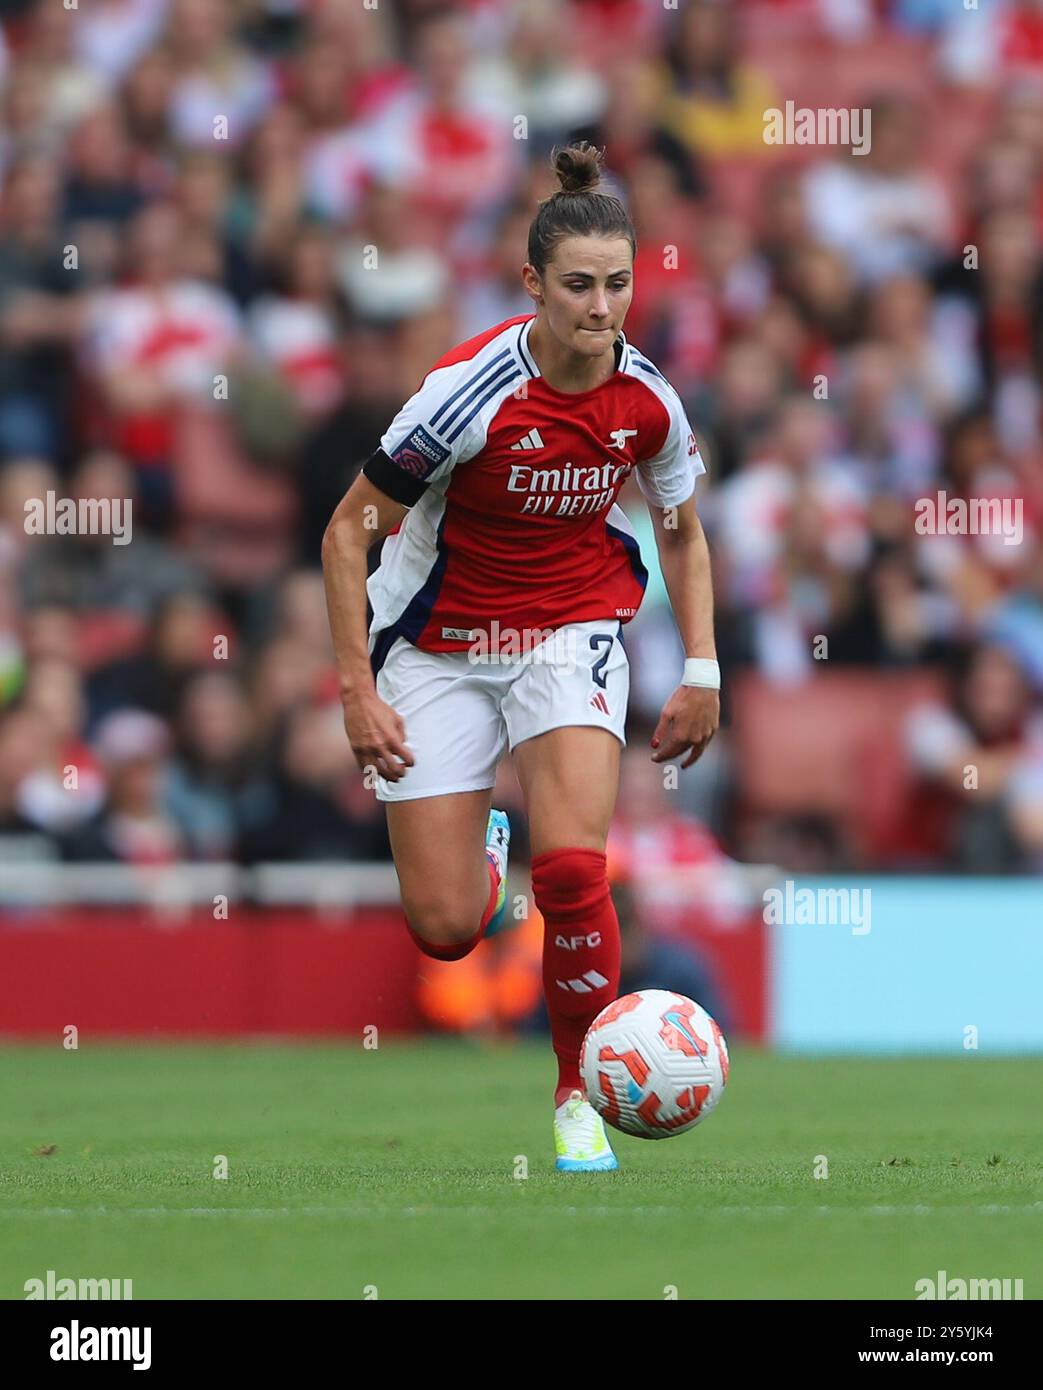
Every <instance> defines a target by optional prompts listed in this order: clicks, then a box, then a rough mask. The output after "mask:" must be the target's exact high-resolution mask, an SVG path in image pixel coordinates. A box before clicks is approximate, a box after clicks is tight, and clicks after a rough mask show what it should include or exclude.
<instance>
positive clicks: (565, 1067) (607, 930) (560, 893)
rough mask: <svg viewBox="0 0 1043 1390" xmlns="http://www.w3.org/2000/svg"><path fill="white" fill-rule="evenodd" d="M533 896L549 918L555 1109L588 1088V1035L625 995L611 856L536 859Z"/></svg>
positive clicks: (579, 852) (561, 853) (547, 988)
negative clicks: (583, 1051) (583, 1065)
mask: <svg viewBox="0 0 1043 1390" xmlns="http://www.w3.org/2000/svg"><path fill="white" fill-rule="evenodd" d="M532 892H533V897H534V898H535V899H536V906H537V907H538V908H539V910H540V912H541V913H542V915H543V922H544V928H543V991H544V994H545V996H546V999H547V1012H548V1014H549V1015H550V1033H551V1041H552V1043H553V1045H554V1052H555V1055H556V1056H557V1059H558V1085H557V1089H556V1091H555V1093H554V1104H555V1105H560V1104H561V1103H562V1101H564V1100H566V1099H567V1098H568V1094H569V1092H570V1091H573V1090H576V1089H579V1090H582V1089H583V1083H582V1082H581V1081H580V1076H579V1049H580V1044H581V1043H582V1041H583V1035H584V1033H585V1032H586V1031H587V1029H588V1028H589V1026H590V1024H591V1023H592V1022H593V1020H594V1018H595V1016H596V1015H597V1014H599V1013H600V1012H601V1010H602V1009H603V1008H604V1007H605V1006H606V1004H611V1002H612V1000H613V999H615V997H616V995H617V993H618V991H619V920H618V918H617V917H616V909H615V905H614V903H613V902H612V898H611V896H610V894H609V891H608V875H607V873H606V871H605V856H604V855H603V854H602V853H601V852H600V851H599V850H595V849H551V850H548V851H547V852H546V854H538V855H536V857H535V858H534V859H533V861H532Z"/></svg>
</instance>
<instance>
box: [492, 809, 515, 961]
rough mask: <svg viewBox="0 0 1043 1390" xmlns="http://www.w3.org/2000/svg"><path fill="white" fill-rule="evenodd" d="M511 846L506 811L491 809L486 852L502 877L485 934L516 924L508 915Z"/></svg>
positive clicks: (493, 933)
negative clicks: (509, 851) (508, 858)
mask: <svg viewBox="0 0 1043 1390" xmlns="http://www.w3.org/2000/svg"><path fill="white" fill-rule="evenodd" d="M510 846H511V823H510V821H509V820H508V819H507V813H506V811H490V812H489V823H488V825H487V826H486V829H485V852H486V854H487V855H488V856H489V859H490V860H491V862H492V865H493V868H494V869H495V870H496V872H497V874H499V877H500V887H499V889H498V890H497V893H496V911H495V912H494V913H493V915H492V917H490V919H489V925H488V926H487V927H486V929H485V935H486V936H487V937H489V936H495V935H496V933H497V932H500V931H503V930H504V928H505V927H510V926H513V925H514V924H513V923H512V922H511V921H509V920H508V917H507V851H508V850H509V849H510Z"/></svg>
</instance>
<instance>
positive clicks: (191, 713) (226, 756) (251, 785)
mask: <svg viewBox="0 0 1043 1390" xmlns="http://www.w3.org/2000/svg"><path fill="white" fill-rule="evenodd" d="M175 729H176V739H177V741H176V752H175V756H174V759H173V762H172V764H171V766H170V768H169V770H168V773H167V777H166V785H165V788H164V795H163V802H164V806H165V808H166V810H167V812H168V813H169V815H170V816H171V817H172V818H173V820H174V821H175V822H176V824H177V826H178V828H179V830H180V832H181V835H182V836H183V838H184V841H185V843H186V845H187V847H188V852H189V855H190V857H191V858H193V859H231V858H235V856H236V854H237V852H238V850H239V847H240V843H241V842H242V841H245V840H246V839H247V837H248V836H250V835H251V834H253V833H255V832H256V831H257V828H258V827H259V826H260V825H262V824H263V823H264V822H265V821H266V820H267V819H268V817H270V816H271V814H272V811H273V806H274V800H273V792H272V788H271V784H270V782H269V780H268V778H267V776H266V775H265V774H264V773H263V771H262V770H261V769H260V768H259V766H258V763H257V759H256V756H255V739H254V729H253V720H252V716H251V711H250V707H249V704H248V703H247V699H246V695H245V692H244V691H243V688H242V686H241V685H240V683H239V681H238V680H237V679H236V678H235V677H234V676H232V675H230V674H226V673H223V672H216V671H214V672H208V673H205V674H201V675H196V676H194V677H192V678H191V679H190V680H189V681H188V683H187V684H186V686H185V688H184V690H183V692H182V696H181V701H180V705H179V707H178V712H177V717H176V722H175Z"/></svg>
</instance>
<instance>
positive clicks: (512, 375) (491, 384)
mask: <svg viewBox="0 0 1043 1390" xmlns="http://www.w3.org/2000/svg"><path fill="white" fill-rule="evenodd" d="M520 377H521V372H520V371H519V370H518V366H517V364H516V363H514V362H509V363H508V364H507V365H506V366H505V367H504V368H502V369H501V371H500V372H499V374H498V375H497V376H495V377H494V378H493V379H492V381H488V382H486V383H485V386H486V387H487V388H488V389H487V390H485V393H484V395H482V396H479V398H478V400H477V401H474V404H473V405H472V406H471V410H470V413H469V414H467V415H465V416H464V418H463V419H462V420H461V421H460V423H459V424H458V425H455V426H454V427H453V429H452V430H450V432H449V433H448V434H447V435H446V436H445V439H446V443H447V444H452V443H453V442H454V441H455V440H456V439H457V438H458V437H459V436H460V435H461V434H462V433H463V431H464V430H465V429H466V428H467V426H468V425H469V424H470V423H471V421H472V420H473V419H474V417H475V416H476V415H477V414H478V412H479V411H480V410H481V409H482V407H483V406H485V405H487V404H488V403H489V401H491V400H492V398H493V396H495V395H496V394H497V392H499V391H502V390H503V388H504V387H505V386H508V385H510V383H511V382H512V381H514V380H515V379H516V378H520ZM471 400H472V401H473V400H474V397H473V396H472V397H471Z"/></svg>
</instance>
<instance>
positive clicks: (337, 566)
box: [322, 473, 413, 782]
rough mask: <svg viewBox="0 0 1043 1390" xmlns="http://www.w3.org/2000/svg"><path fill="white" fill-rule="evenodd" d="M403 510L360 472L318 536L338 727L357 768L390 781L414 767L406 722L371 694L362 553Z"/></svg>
mask: <svg viewBox="0 0 1043 1390" xmlns="http://www.w3.org/2000/svg"><path fill="white" fill-rule="evenodd" d="M408 510H409V508H408V506H406V505H405V504H404V503H402V502H396V501H395V500H394V499H393V498H391V497H389V496H388V495H387V493H385V492H381V490H380V489H379V488H378V487H376V486H374V484H373V483H371V482H370V480H369V479H368V478H367V477H366V476H365V474H363V473H360V474H359V476H358V477H357V478H356V479H355V481H354V482H353V483H352V485H351V487H350V488H349V489H348V491H347V492H346V493H345V494H344V496H343V497H342V498H341V500H340V503H339V505H338V507H337V510H336V511H335V512H334V513H333V516H332V517H331V518H330V522H329V525H328V526H327V527H326V533H325V535H324V536H323V538H322V572H323V577H324V579H325V582H326V608H327V611H328V613H329V619H330V632H331V633H332V635H333V653H334V657H335V659H336V663H337V678H338V685H339V688H340V698H341V704H342V705H343V707H344V727H345V729H346V730H347V734H348V741H349V742H350V744H351V747H352V751H353V752H354V754H355V758H356V760H357V761H358V764H359V766H360V767H361V768H362V769H363V770H365V769H366V768H367V767H374V768H376V770H377V772H378V773H379V774H380V776H381V777H385V778H386V779H387V780H388V781H389V782H397V781H398V780H399V778H400V777H402V776H404V774H405V770H406V768H407V767H412V766H413V755H412V754H411V753H410V751H409V749H408V748H407V747H406V742H405V739H406V730H405V725H404V724H403V722H402V719H401V717H400V716H399V715H398V714H396V713H395V711H394V710H393V709H392V708H391V706H390V705H388V704H385V702H384V701H383V700H382V699H381V698H380V696H379V695H378V694H377V687H376V682H375V681H374V679H373V671H372V669H371V667H370V664H369V645H368V635H367V627H366V576H367V569H368V566H367V563H366V556H367V554H368V552H369V548H370V546H371V545H373V544H375V543H376V542H377V541H380V540H383V538H384V537H385V536H386V535H387V534H388V532H389V531H391V530H393V529H394V528H395V527H396V526H397V525H398V524H399V522H400V521H401V520H402V518H403V517H404V516H405V514H406V512H407V511H408Z"/></svg>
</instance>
